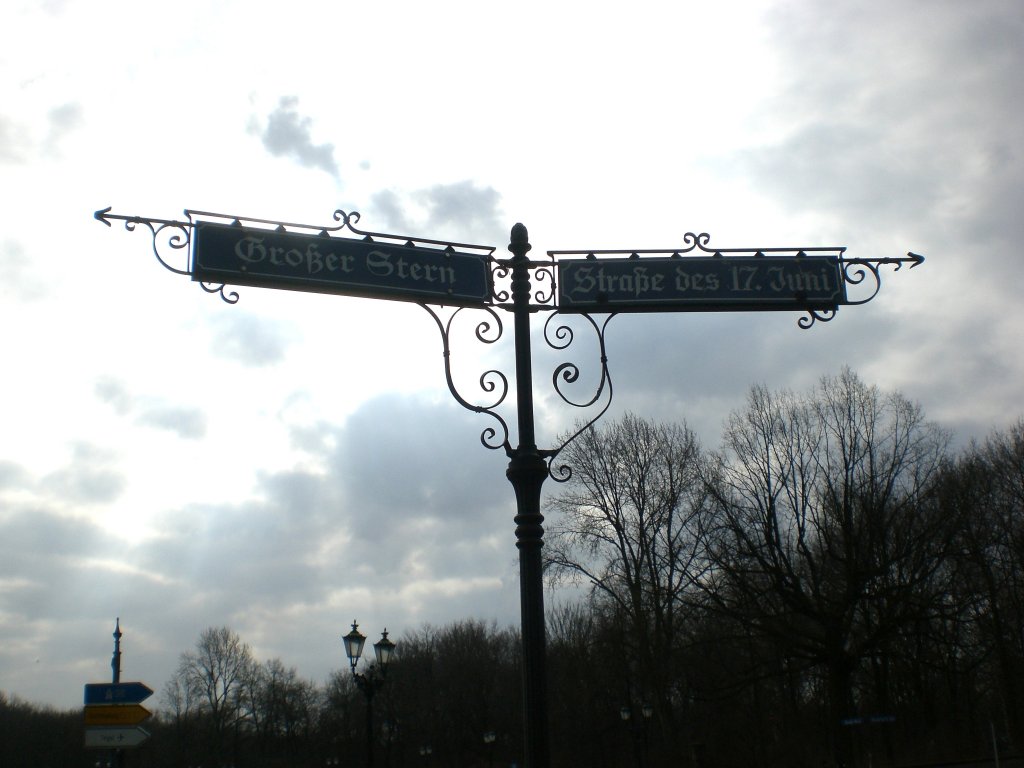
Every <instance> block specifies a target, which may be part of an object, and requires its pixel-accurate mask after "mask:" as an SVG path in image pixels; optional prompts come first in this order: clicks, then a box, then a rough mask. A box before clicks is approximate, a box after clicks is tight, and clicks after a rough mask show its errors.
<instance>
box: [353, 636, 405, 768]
mask: <svg viewBox="0 0 1024 768" xmlns="http://www.w3.org/2000/svg"><path fill="white" fill-rule="evenodd" d="M341 639H342V642H344V643H345V655H346V656H348V663H349V665H350V666H351V667H352V679H353V680H355V683H356V687H358V688H359V690H360V691H362V692H363V695H364V696H365V697H366V765H367V768H370V767H371V766H372V765H373V697H374V695H375V694H376V693H377V691H379V690H380V689H381V688H382V687H383V685H384V679H385V678H386V677H387V671H388V663H389V662H390V661H391V656H392V654H394V652H395V644H394V643H393V642H391V641H390V640H389V639H388V631H387V630H386V629H385V630H384V631H383V632H381V635H380V640H378V641H377V642H376V643H374V644H373V654H374V656H376V658H377V664H376V665H373V664H370V667H369V669H367V670H366V673H365V674H362V675H361V674H359V673H358V672H356V664H358V663H359V657H360V656H362V655H363V645H364V644H365V643H366V635H364V634H363V633H362V632H360V631H359V625H358V624H357V623H356V622H355V620H353V621H352V631H351V632H349V633H348V634H347V635H345V636H344V637H342V638H341Z"/></svg>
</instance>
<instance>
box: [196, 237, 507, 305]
mask: <svg viewBox="0 0 1024 768" xmlns="http://www.w3.org/2000/svg"><path fill="white" fill-rule="evenodd" d="M192 249H193V250H192V279H193V280H197V281H200V282H204V283H218V284H219V283H223V284H227V285H251V286H256V287H263V288H286V289H290V290H296V291H313V292H317V293H334V294H344V295H350V296H366V297H370V298H379V299H399V300H404V301H417V302H425V303H434V304H449V305H455V306H482V305H484V304H486V303H487V302H488V301H489V300H490V298H491V272H490V257H489V256H488V255H485V254H474V253H464V252H461V251H456V250H454V249H453V248H445V249H442V248H433V247H427V246H423V245H415V246H414V245H412V244H408V245H395V244H389V243H383V242H377V241H374V240H369V239H367V240H355V239H351V238H341V237H330V236H328V235H327V234H326V233H324V234H323V235H313V234H300V233H295V232H283V231H280V230H271V229H255V228H248V227H241V226H233V225H228V224H217V223H212V222H198V223H197V224H196V226H195V229H194V231H193V236H192Z"/></svg>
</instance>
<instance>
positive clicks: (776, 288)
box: [558, 256, 846, 312]
mask: <svg viewBox="0 0 1024 768" xmlns="http://www.w3.org/2000/svg"><path fill="white" fill-rule="evenodd" d="M845 299H846V291H845V286H844V283H843V275H842V272H841V270H840V265H839V259H838V258H837V257H835V256H794V257H767V256H762V257H753V258H743V257H734V258H728V259H727V258H724V257H714V256H711V257H705V258H701V257H697V258H681V257H677V258H671V257H670V258H653V259H639V258H626V259H597V258H593V259H563V260H561V261H559V262H558V308H559V309H560V310H561V311H562V312H643V311H652V312H726V311H744V310H757V311H763V310H808V309H816V310H834V309H835V308H836V307H838V306H839V305H840V304H842V303H844V301H845Z"/></svg>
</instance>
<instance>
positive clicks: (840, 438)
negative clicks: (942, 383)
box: [705, 370, 953, 757]
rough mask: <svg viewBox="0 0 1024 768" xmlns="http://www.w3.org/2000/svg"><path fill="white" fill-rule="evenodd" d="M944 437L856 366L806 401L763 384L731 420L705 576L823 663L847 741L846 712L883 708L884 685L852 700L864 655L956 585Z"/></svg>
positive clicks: (736, 610)
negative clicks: (944, 502)
mask: <svg viewBox="0 0 1024 768" xmlns="http://www.w3.org/2000/svg"><path fill="white" fill-rule="evenodd" d="M947 444H948V436H947V434H946V433H945V432H944V431H943V430H941V429H939V428H938V427H937V426H935V425H933V424H931V423H929V422H927V421H926V420H925V419H924V415H923V413H922V411H921V409H920V407H919V406H917V405H915V404H914V403H911V402H910V401H909V400H907V399H906V398H904V397H903V396H902V395H900V394H898V393H891V394H885V393H882V392H881V391H879V390H878V389H877V388H875V387H871V386H868V385H866V384H864V383H863V382H862V381H861V380H860V379H859V378H858V377H857V376H856V375H855V374H854V373H852V372H851V371H849V370H844V371H843V372H842V373H841V374H840V375H839V376H837V377H834V378H823V379H822V380H821V381H820V383H819V385H818V386H817V387H816V388H815V389H813V390H812V391H811V392H809V393H808V394H807V395H803V396H801V395H796V394H793V393H791V392H785V391H784V392H780V393H771V392H769V391H768V390H767V389H765V388H763V387H754V388H753V389H752V390H751V392H750V395H749V398H748V401H747V405H746V407H745V408H743V409H742V410H739V411H737V412H735V413H733V414H732V415H731V416H730V418H729V420H728V423H727V427H726V430H725V435H724V450H723V452H722V454H721V455H720V456H719V458H718V460H717V462H716V463H715V465H714V470H713V472H712V473H711V474H710V476H709V481H710V482H709V487H711V488H712V489H713V492H714V496H715V499H716V502H717V506H718V513H719V518H718V527H717V528H716V530H715V532H714V534H713V536H712V537H711V539H710V544H709V546H710V550H711V553H712V556H713V558H714V561H715V572H714V576H713V578H711V579H709V580H707V581H706V582H705V584H706V585H707V586H708V588H709V590H708V593H709V595H710V596H711V598H712V599H713V601H714V602H715V604H716V605H717V606H718V607H719V608H720V609H723V610H725V611H727V612H728V613H729V614H730V615H731V616H733V617H735V618H738V619H740V620H741V621H742V622H743V623H744V624H745V625H746V626H747V627H748V628H750V630H751V631H754V632H756V633H757V634H759V635H761V636H765V637H769V638H772V639H773V640H774V641H775V642H776V643H778V644H780V645H781V646H782V647H783V648H784V649H785V651H786V653H787V654H789V655H791V656H792V657H793V658H795V659H802V660H805V661H808V662H810V663H812V664H814V665H820V666H821V667H822V668H823V670H824V674H825V680H826V682H827V691H828V698H829V702H830V706H831V718H830V719H831V722H832V724H833V738H834V739H835V740H836V742H837V745H836V746H837V748H838V742H839V734H840V729H839V723H840V719H841V718H843V717H847V716H849V715H851V714H855V713H856V712H857V711H858V707H859V706H860V705H863V706H881V707H884V706H886V700H885V697H886V691H885V690H881V691H877V692H876V699H875V700H874V701H856V700H855V697H854V691H853V680H854V676H855V673H856V672H857V671H858V669H859V667H860V665H861V663H862V662H863V661H864V660H867V659H872V660H875V661H876V662H877V661H879V660H882V661H884V658H885V656H886V654H888V653H889V652H890V650H891V643H892V642H893V641H894V640H895V639H897V638H898V637H899V636H900V634H901V633H903V632H906V631H911V630H913V628H914V626H915V621H916V620H918V619H919V618H920V617H922V616H923V615H927V613H928V612H929V611H931V610H933V609H934V608H935V605H936V601H937V600H938V599H939V598H940V597H941V596H942V595H943V594H944V593H945V592H946V585H945V584H944V583H942V582H941V578H940V577H941V576H943V575H944V574H945V573H947V571H946V569H944V564H945V563H946V556H947V554H948V552H949V549H950V546H951V541H952V538H953V536H952V527H951V524H950V521H949V520H945V519H943V517H942V516H941V515H940V514H938V512H937V505H936V504H935V503H934V498H933V496H932V491H933V487H934V481H935V479H936V477H937V476H938V473H939V470H940V468H941V467H942V466H943V463H944V460H945V455H946V448H947ZM840 751H842V750H840ZM840 757H843V755H840Z"/></svg>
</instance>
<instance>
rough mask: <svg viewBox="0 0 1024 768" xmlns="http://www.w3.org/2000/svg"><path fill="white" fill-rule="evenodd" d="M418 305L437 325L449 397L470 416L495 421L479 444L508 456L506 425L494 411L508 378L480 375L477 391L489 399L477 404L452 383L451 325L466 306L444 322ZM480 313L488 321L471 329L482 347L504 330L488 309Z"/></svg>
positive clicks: (429, 307) (435, 312)
mask: <svg viewBox="0 0 1024 768" xmlns="http://www.w3.org/2000/svg"><path fill="white" fill-rule="evenodd" d="M420 306H421V307H423V309H424V310H426V312H427V314H429V315H430V316H431V317H432V318H433V319H434V322H435V323H436V324H437V330H438V332H439V333H440V334H441V345H442V348H443V354H444V376H445V382H446V383H447V385H448V391H449V392H450V393H451V395H452V397H454V398H455V401H456V402H457V403H458V404H459V405H461V406H462V407H463V408H465V409H466V410H468V411H473V412H474V413H482V414H486V415H487V416H490V417H491V418H492V419H494V421H495V422H496V426H490V427H487V428H485V429H484V430H483V432H481V433H480V443H481V444H482V445H483V446H484V447H485V448H489V449H491V450H498V449H502V448H503V449H504V450H505V452H506V453H511V450H512V446H511V443H510V442H509V431H508V423H507V422H506V421H505V419H503V418H502V417H501V415H500V414H498V413H497V411H496V410H495V409H496V408H498V407H499V406H500V405H501V404H502V403H504V402H505V398H506V397H507V396H508V393H509V383H508V377H507V376H506V375H505V374H504V373H502V372H501V371H499V370H497V369H493V368H492V369H489V370H486V371H484V372H483V373H481V374H480V377H479V379H478V380H477V383H478V386H479V387H480V391H481V392H482V393H484V395H486V396H488V397H489V400H488V402H485V403H483V404H479V403H475V402H473V401H472V400H471V399H470V398H467V397H465V396H463V394H462V393H461V392H460V391H459V387H458V385H457V384H456V383H455V377H454V375H453V374H452V360H451V356H452V352H451V337H452V326H453V324H454V322H455V318H456V317H458V316H459V315H460V314H461V313H462V312H464V311H465V310H466V307H459V308H458V309H456V310H454V311H453V312H451V314H450V315H449V316H448V318H447V319H443V318H442V317H441V314H440V312H439V311H438V310H437V309H435V308H434V307H433V306H432V305H429V304H423V303H421V304H420ZM482 311H485V312H487V313H488V315H489V316H490V318H491V320H481V321H479V322H477V323H476V327H475V329H474V335H475V337H476V339H477V341H479V342H481V343H483V344H494V343H495V342H497V341H498V340H499V339H500V338H501V336H502V333H503V330H504V329H503V326H502V323H501V318H500V317H499V316H498V314H497V312H495V311H494V310H493V309H491V308H490V307H484V308H483V310H482Z"/></svg>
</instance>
